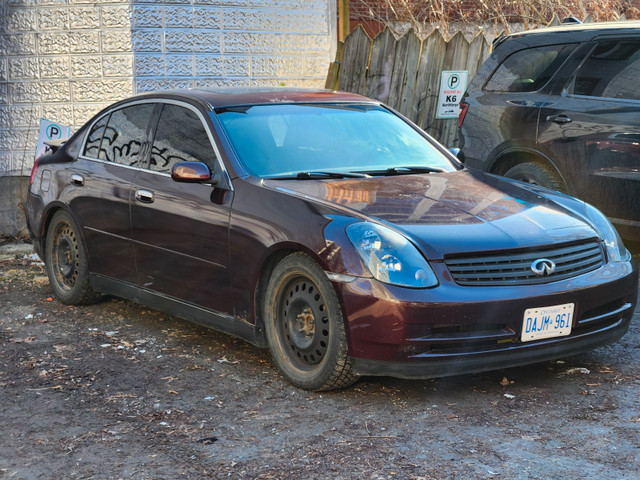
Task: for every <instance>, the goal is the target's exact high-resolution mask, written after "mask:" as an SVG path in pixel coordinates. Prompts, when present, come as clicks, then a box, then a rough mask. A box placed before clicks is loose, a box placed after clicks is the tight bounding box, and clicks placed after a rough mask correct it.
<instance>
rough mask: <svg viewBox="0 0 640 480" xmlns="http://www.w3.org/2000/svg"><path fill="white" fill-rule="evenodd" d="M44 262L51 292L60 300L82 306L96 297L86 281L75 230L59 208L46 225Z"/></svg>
mask: <svg viewBox="0 0 640 480" xmlns="http://www.w3.org/2000/svg"><path fill="white" fill-rule="evenodd" d="M45 264H46V268H47V275H48V276H49V282H50V283H51V287H52V288H53V292H54V293H55V295H56V297H58V299H59V300H60V301H61V302H62V303H66V304H69V305H86V304H89V303H94V302H95V301H97V300H98V299H99V298H100V294H98V293H96V292H95V291H94V290H93V289H92V288H91V284H90V283H89V269H88V264H87V254H86V250H85V248H84V245H83V243H82V239H81V238H80V235H79V233H78V229H77V228H76V226H75V224H74V222H73V219H72V218H71V216H70V215H69V214H68V213H67V212H65V211H63V210H60V211H58V212H56V213H55V214H54V216H53V218H52V219H51V223H50V224H49V229H48V230H47V238H46V244H45Z"/></svg>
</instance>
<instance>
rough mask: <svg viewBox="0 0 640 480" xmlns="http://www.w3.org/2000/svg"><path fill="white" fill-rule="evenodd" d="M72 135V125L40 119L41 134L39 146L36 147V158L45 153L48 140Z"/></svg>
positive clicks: (61, 138)
mask: <svg viewBox="0 0 640 480" xmlns="http://www.w3.org/2000/svg"><path fill="white" fill-rule="evenodd" d="M70 135H71V127H68V126H66V125H60V124H59V123H55V122H51V121H49V120H45V119H44V118H41V119H40V135H38V148H37V149H36V160H37V159H38V158H39V157H41V156H42V155H44V154H45V152H46V151H47V145H46V144H45V143H44V142H45V141H48V140H63V139H66V138H69V136H70Z"/></svg>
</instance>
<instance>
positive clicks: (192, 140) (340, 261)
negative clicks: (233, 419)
mask: <svg viewBox="0 0 640 480" xmlns="http://www.w3.org/2000/svg"><path fill="white" fill-rule="evenodd" d="M27 220H28V226H29V231H30V233H31V236H32V238H33V241H34V245H35V248H36V250H37V252H38V253H39V254H40V256H41V257H42V258H43V260H44V261H45V263H46V267H47V273H48V275H49V279H50V282H51V285H52V287H53V290H54V292H55V295H56V296H57V297H58V298H59V299H60V301H62V302H64V303H68V304H86V303H89V302H93V301H97V300H98V299H99V298H100V296H101V295H103V294H110V295H117V296H119V297H123V298H128V299H131V300H135V301H138V302H140V303H143V304H146V305H149V306H151V307H153V308H157V309H159V310H162V311H165V312H167V313H170V314H175V315H179V316H181V317H184V318H187V319H190V320H193V321H195V322H198V323H200V324H203V325H206V326H210V327H213V328H216V329H218V330H222V331H224V332H227V333H230V334H233V335H237V336H239V337H242V338H244V339H246V340H248V341H249V342H251V343H254V344H256V345H259V346H264V347H266V346H268V347H269V348H270V349H271V352H272V355H273V358H274V360H275V362H276V364H277V365H278V367H279V369H280V371H281V372H282V374H283V375H284V376H285V377H286V378H287V379H289V380H290V381H291V382H292V383H294V384H295V385H298V386H300V387H303V388H307V389H316V390H322V389H331V388H339V387H344V386H346V385H349V384H350V383H352V382H353V381H354V380H355V379H356V378H357V377H358V376H359V375H393V376H398V377H405V378H428V377H436V376H444V375H453V374H458V373H467V372H478V371H483V370H490V369H496V368H502V367H507V366H513V365H521V364H526V363H533V362H540V361H544V360H549V359H553V358H558V357H562V356H566V355H573V354H576V353H579V352H583V351H585V350H588V349H591V348H594V347H597V346H600V345H605V344H608V343H611V342H613V341H615V340H616V339H618V338H620V337H621V336H622V335H624V333H625V332H626V331H627V328H628V326H629V321H630V320H631V316H632V314H633V310H634V307H635V302H636V298H637V291H638V271H637V268H636V267H635V266H634V264H633V263H632V262H631V258H630V255H629V252H628V251H627V250H626V249H625V247H624V245H623V244H622V242H621V240H620V238H619V236H618V234H617V233H616V231H615V229H614V228H613V227H612V226H611V224H610V223H609V221H608V220H607V219H606V218H605V217H604V216H603V215H602V214H601V213H600V212H599V211H598V210H596V209H595V208H593V207H592V206H590V205H588V204H585V203H584V202H581V201H579V200H577V199H574V198H571V197H569V196H566V195H562V194H559V193H557V192H552V191H550V190H546V189H544V188H542V187H537V186H533V185H528V184H524V183H519V182H516V181H514V180H507V179H501V178H498V177H494V176H492V175H489V174H486V173H482V172H479V171H474V170H470V169H467V168H464V167H463V165H461V164H460V163H459V162H458V161H457V160H456V159H455V158H454V157H453V156H452V155H451V154H450V153H449V152H448V151H447V150H446V149H444V148H443V147H442V146H440V145H439V144H437V143H436V142H435V141H433V139H431V138H430V137H428V136H427V135H426V134H425V133H424V132H423V131H421V130H420V129H419V128H418V127H416V126H415V125H413V124H412V123H410V122H409V121H407V120H406V119H404V118H402V117H401V116H399V115H398V114H397V113H395V112H393V111H391V110H390V109H389V108H387V107H385V106H384V105H381V104H380V103H378V102H375V101H373V100H370V99H367V98H364V97H360V96H357V95H352V94H345V93H336V92H328V91H308V90H276V89H274V90H252V91H251V90H235V91H214V90H191V91H178V92H166V93H154V94H145V95H139V96H136V97H133V98H131V99H128V100H125V101H122V102H119V103H116V104H114V105H113V106H111V107H109V108H107V109H106V110H103V111H102V112H100V113H99V114H98V115H96V116H95V117H94V118H93V119H92V120H91V121H89V122H88V123H87V124H86V125H85V126H84V127H83V128H81V129H80V130H79V131H78V132H77V133H76V134H75V135H74V136H73V137H71V139H69V140H68V141H67V142H66V143H65V144H64V145H63V146H62V147H60V148H59V149H57V151H55V152H54V153H53V154H50V155H47V156H45V157H42V158H40V159H39V161H38V162H37V164H36V165H35V166H34V169H33V172H32V175H31V187H30V192H29V199H28V203H27Z"/></svg>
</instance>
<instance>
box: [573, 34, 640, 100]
mask: <svg viewBox="0 0 640 480" xmlns="http://www.w3.org/2000/svg"><path fill="white" fill-rule="evenodd" d="M639 79H640V39H638V40H635V39H634V40H607V41H605V42H600V43H599V44H598V45H597V46H596V47H595V49H594V50H593V52H592V53H591V55H590V56H589V58H588V59H587V61H586V62H585V63H584V64H583V65H582V67H581V68H580V70H579V71H578V73H577V75H576V80H575V83H574V87H573V93H574V94H576V95H586V96H589V97H606V98H621V99H627V100H640V81H639Z"/></svg>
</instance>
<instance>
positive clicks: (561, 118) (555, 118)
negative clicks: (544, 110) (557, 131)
mask: <svg viewBox="0 0 640 480" xmlns="http://www.w3.org/2000/svg"><path fill="white" fill-rule="evenodd" d="M547 122H553V123H559V124H563V123H571V122H572V120H571V119H570V118H569V117H567V116H566V115H547Z"/></svg>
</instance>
